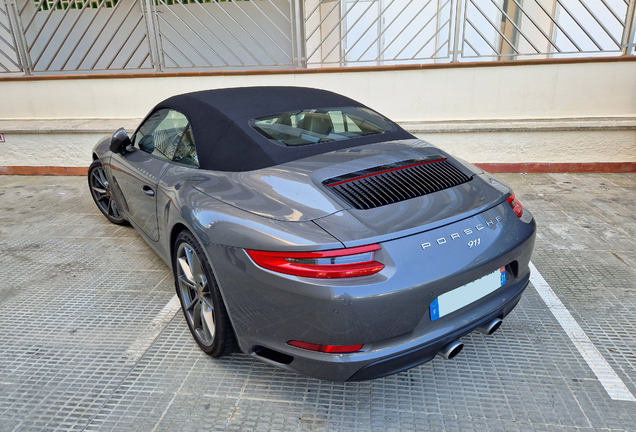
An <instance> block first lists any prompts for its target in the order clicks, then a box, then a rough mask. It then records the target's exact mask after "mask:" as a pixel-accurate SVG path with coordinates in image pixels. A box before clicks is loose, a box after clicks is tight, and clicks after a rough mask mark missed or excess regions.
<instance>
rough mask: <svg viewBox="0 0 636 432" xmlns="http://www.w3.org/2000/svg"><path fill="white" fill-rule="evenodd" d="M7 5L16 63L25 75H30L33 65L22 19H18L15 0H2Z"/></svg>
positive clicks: (18, 14)
mask: <svg viewBox="0 0 636 432" xmlns="http://www.w3.org/2000/svg"><path fill="white" fill-rule="evenodd" d="M4 1H5V4H6V6H7V15H8V17H9V25H10V26H11V31H12V32H13V35H12V36H13V40H14V42H15V48H16V50H17V51H18V63H19V64H20V67H21V68H22V71H23V72H24V74H25V75H31V71H32V69H33V66H32V64H31V55H30V54H29V50H28V48H27V42H26V38H25V36H24V29H23V27H22V20H20V13H19V12H18V5H17V4H16V0H4Z"/></svg>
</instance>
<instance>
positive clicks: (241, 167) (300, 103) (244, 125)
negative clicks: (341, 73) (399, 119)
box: [153, 87, 413, 172]
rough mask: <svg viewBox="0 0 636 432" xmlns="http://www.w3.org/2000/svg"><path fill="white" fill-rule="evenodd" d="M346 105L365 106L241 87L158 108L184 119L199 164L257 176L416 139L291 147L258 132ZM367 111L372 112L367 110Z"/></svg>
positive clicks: (401, 134)
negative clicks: (256, 125)
mask: <svg viewBox="0 0 636 432" xmlns="http://www.w3.org/2000/svg"><path fill="white" fill-rule="evenodd" d="M343 106H354V107H365V106H364V105H362V104H361V103H359V102H356V101H354V100H352V99H349V98H347V97H344V96H341V95H338V94H336V93H332V92H329V91H325V90H318V89H311V88H304V87H241V88H228V89H219V90H205V91H199V92H194V93H186V94H182V95H177V96H173V97H171V98H168V99H166V100H164V101H163V102H161V103H160V104H158V105H157V106H156V107H155V108H154V109H153V112H154V111H156V110H158V109H160V108H172V109H175V110H177V111H179V112H181V113H182V114H184V115H185V116H186V117H187V118H188V120H189V121H190V124H191V125H192V131H193V134H194V142H195V144H196V147H197V155H198V158H199V165H200V167H201V168H203V169H208V170H215V171H235V172H236V171H251V170H255V169H260V168H267V167H271V166H274V165H279V164H281V163H285V162H290V161H293V160H297V159H302V158H305V157H309V156H313V155H317V154H321V153H326V152H330V151H333V150H339V149H344V148H349V147H356V146H360V145H364V144H370V143H375V142H381V141H390V140H396V139H407V138H413V137H412V135H411V134H409V133H408V132H406V131H404V130H403V129H402V128H400V127H399V126H397V125H395V130H394V131H392V132H386V133H383V134H377V135H371V136H365V137H359V138H352V139H347V140H342V141H333V142H327V143H318V144H310V145H304V146H299V147H285V146H281V145H278V144H275V143H273V142H272V141H270V140H269V139H267V138H265V137H264V136H263V135H261V134H260V133H259V132H257V131H256V130H254V129H253V128H252V127H251V126H250V125H249V121H250V120H251V119H253V118H258V117H264V116H267V115H274V114H280V113H284V112H289V111H298V110H302V109H314V108H334V107H343ZM365 108H366V107H365Z"/></svg>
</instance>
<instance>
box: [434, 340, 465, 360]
mask: <svg viewBox="0 0 636 432" xmlns="http://www.w3.org/2000/svg"><path fill="white" fill-rule="evenodd" d="M463 348H464V344H463V343H461V342H460V341H458V340H454V341H452V342H449V343H447V344H446V345H444V347H442V349H441V350H439V352H438V353H437V355H438V356H440V357H441V358H443V359H444V360H450V359H452V358H453V357H455V356H456V355H457V354H459V353H460V352H461V351H462V349H463Z"/></svg>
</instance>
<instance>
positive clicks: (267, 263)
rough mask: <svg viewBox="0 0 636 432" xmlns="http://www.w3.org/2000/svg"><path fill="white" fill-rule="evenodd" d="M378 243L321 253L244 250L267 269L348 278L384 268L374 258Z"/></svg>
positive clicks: (321, 276) (370, 273)
mask: <svg viewBox="0 0 636 432" xmlns="http://www.w3.org/2000/svg"><path fill="white" fill-rule="evenodd" d="M379 249H380V246H379V245H377V244H373V245H367V246H359V247H354V248H347V249H337V250H329V251H321V252H265V251H255V250H246V251H245V252H247V254H248V255H249V256H250V258H252V260H254V262H255V263H256V264H257V265H259V266H260V267H263V268H265V269H268V270H272V271H275V272H278V273H285V274H289V275H293V276H304V277H313V278H347V277H356V276H367V275H372V274H375V273H377V272H379V271H380V270H382V269H383V268H384V264H381V263H379V262H377V261H374V260H373V255H374V252H375V251H377V250H379Z"/></svg>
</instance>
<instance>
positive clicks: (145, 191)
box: [141, 186, 155, 197]
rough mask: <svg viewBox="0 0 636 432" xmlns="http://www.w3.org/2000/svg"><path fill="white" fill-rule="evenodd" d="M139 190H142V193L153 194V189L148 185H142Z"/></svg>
mask: <svg viewBox="0 0 636 432" xmlns="http://www.w3.org/2000/svg"><path fill="white" fill-rule="evenodd" d="M141 190H142V191H144V193H145V194H146V195H148V196H151V197H153V196H155V191H153V190H152V188H151V187H150V186H144V187H142V188H141Z"/></svg>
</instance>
